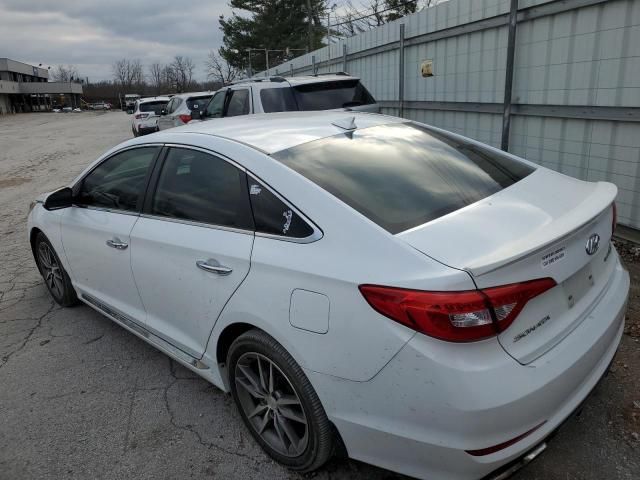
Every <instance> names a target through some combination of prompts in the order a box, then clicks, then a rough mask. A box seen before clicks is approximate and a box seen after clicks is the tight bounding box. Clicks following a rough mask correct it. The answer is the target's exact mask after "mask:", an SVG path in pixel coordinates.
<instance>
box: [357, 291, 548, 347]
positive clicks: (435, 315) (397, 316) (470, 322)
mask: <svg viewBox="0 0 640 480" xmlns="http://www.w3.org/2000/svg"><path fill="white" fill-rule="evenodd" d="M555 285H556V282H555V280H553V279H552V278H541V279H538V280H532V281H529V282H521V283H513V284H510V285H502V286H499V287H492V288H486V289H483V290H467V291H457V292H428V291H422V290H408V289H403V288H395V287H383V286H379V285H360V287H359V288H360V292H361V293H362V295H363V296H364V298H365V299H366V300H367V302H368V303H369V305H371V307H372V308H373V309H374V310H376V311H377V312H378V313H381V314H382V315H384V316H386V317H389V318H390V319H392V320H395V321H396V322H398V323H401V324H403V325H405V326H407V327H409V328H411V329H413V330H416V331H417V332H420V333H424V334H425V335H428V336H430V337H434V338H438V339H440V340H446V341H449V342H473V341H477V340H482V339H484V338H488V337H491V336H494V335H497V334H498V333H500V332H502V331H504V330H506V329H507V328H508V327H509V325H511V324H512V323H513V321H514V320H515V319H516V317H517V316H518V314H519V313H520V312H521V311H522V309H523V308H524V306H525V305H526V303H527V302H528V301H529V300H531V299H532V298H534V297H537V296H538V295H540V294H542V293H544V292H546V291H547V290H549V289H551V288H553V287H554V286H555Z"/></svg>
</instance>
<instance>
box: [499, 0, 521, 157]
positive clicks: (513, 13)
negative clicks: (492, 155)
mask: <svg viewBox="0 0 640 480" xmlns="http://www.w3.org/2000/svg"><path fill="white" fill-rule="evenodd" d="M517 22H518V0H511V10H510V12H509V37H508V40H507V65H506V67H507V68H506V70H507V72H506V77H505V80H504V104H503V110H502V140H501V142H500V148H501V149H502V150H504V151H505V152H506V151H508V150H509V131H510V129H511V91H512V90H513V61H514V57H515V49H516V26H517Z"/></svg>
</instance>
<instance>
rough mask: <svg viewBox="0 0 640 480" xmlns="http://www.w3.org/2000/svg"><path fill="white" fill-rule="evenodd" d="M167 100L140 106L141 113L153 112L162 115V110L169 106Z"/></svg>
mask: <svg viewBox="0 0 640 480" xmlns="http://www.w3.org/2000/svg"><path fill="white" fill-rule="evenodd" d="M167 103H169V102H168V101H167V100H158V101H157V102H145V103H141V104H140V111H141V112H153V113H155V114H156V115H160V110H162V109H163V108H164V107H166V106H167Z"/></svg>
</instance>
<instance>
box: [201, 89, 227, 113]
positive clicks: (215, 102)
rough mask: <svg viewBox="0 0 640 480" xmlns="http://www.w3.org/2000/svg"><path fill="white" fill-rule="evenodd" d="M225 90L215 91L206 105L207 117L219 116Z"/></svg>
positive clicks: (221, 110) (222, 106) (222, 107)
mask: <svg viewBox="0 0 640 480" xmlns="http://www.w3.org/2000/svg"><path fill="white" fill-rule="evenodd" d="M226 93H227V91H226V90H225V91H223V92H218V93H216V94H215V95H214V96H213V98H212V99H211V101H210V102H209V104H208V105H207V114H206V116H207V118H220V117H222V112H223V110H224V98H225V94H226Z"/></svg>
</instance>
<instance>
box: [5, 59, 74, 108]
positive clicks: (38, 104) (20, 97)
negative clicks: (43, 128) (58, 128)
mask: <svg viewBox="0 0 640 480" xmlns="http://www.w3.org/2000/svg"><path fill="white" fill-rule="evenodd" d="M81 95H82V85H81V84H79V83H74V82H49V71H48V70H47V69H46V68H40V67H35V66H33V65H29V64H27V63H22V62H17V61H15V60H11V59H9V58H0V115H2V114H6V113H19V112H37V111H45V110H50V109H51V108H52V107H53V105H57V104H67V105H68V106H70V107H76V106H79V105H80V96H81Z"/></svg>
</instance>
